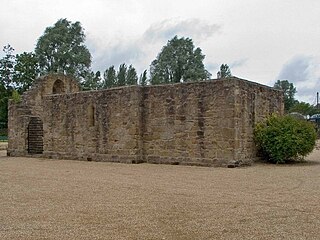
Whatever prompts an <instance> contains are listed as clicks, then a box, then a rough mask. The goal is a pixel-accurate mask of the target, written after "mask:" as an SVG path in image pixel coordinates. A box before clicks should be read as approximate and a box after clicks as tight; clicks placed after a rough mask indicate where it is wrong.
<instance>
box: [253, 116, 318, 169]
mask: <svg viewBox="0 0 320 240" xmlns="http://www.w3.org/2000/svg"><path fill="white" fill-rule="evenodd" d="M254 137H255V142H256V144H257V146H258V148H259V150H260V151H261V152H262V154H263V156H264V157H265V158H266V159H267V160H268V161H271V162H273V163H285V162H286V161H291V160H297V159H299V157H304V156H306V155H307V154H308V153H310V152H311V151H312V150H313V148H314V146H315V143H316V137H317V135H316V131H315V129H314V126H313V125H312V124H311V123H309V122H307V121H305V120H299V119H295V118H293V117H291V116H276V115H272V116H270V117H269V118H267V120H266V121H264V122H262V123H258V124H257V125H256V127H255V131H254Z"/></svg>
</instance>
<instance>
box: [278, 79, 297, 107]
mask: <svg viewBox="0 0 320 240" xmlns="http://www.w3.org/2000/svg"><path fill="white" fill-rule="evenodd" d="M273 87H274V88H275V89H279V90H282V91H283V93H284V110H285V111H286V112H288V111H289V109H290V108H291V107H292V106H293V105H294V104H295V99H294V95H295V94H296V92H297V90H296V88H295V86H294V85H293V83H290V82H289V81H288V80H278V81H276V82H275V84H274V86H273Z"/></svg>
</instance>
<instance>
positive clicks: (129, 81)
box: [126, 65, 138, 85]
mask: <svg viewBox="0 0 320 240" xmlns="http://www.w3.org/2000/svg"><path fill="white" fill-rule="evenodd" d="M137 84H138V75H137V71H136V69H135V68H134V67H133V66H132V65H130V66H129V68H128V71H127V77H126V85H137Z"/></svg>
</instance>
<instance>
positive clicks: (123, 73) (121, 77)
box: [117, 63, 127, 86]
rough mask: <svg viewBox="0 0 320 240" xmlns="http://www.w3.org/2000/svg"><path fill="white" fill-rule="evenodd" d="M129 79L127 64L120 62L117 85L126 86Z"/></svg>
mask: <svg viewBox="0 0 320 240" xmlns="http://www.w3.org/2000/svg"><path fill="white" fill-rule="evenodd" d="M126 79H127V65H126V64H125V63H123V64H120V66H119V71H118V74H117V86H125V85H126Z"/></svg>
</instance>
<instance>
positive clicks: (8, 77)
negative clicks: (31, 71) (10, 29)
mask: <svg viewBox="0 0 320 240" xmlns="http://www.w3.org/2000/svg"><path fill="white" fill-rule="evenodd" d="M3 52H4V53H5V56H4V57H3V58H2V59H0V78H1V81H0V84H1V85H2V87H3V88H4V89H6V90H8V89H10V88H11V87H12V79H13V72H14V65H15V56H14V55H13V52H14V49H13V47H11V46H10V45H9V44H7V45H6V46H4V47H3Z"/></svg>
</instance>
